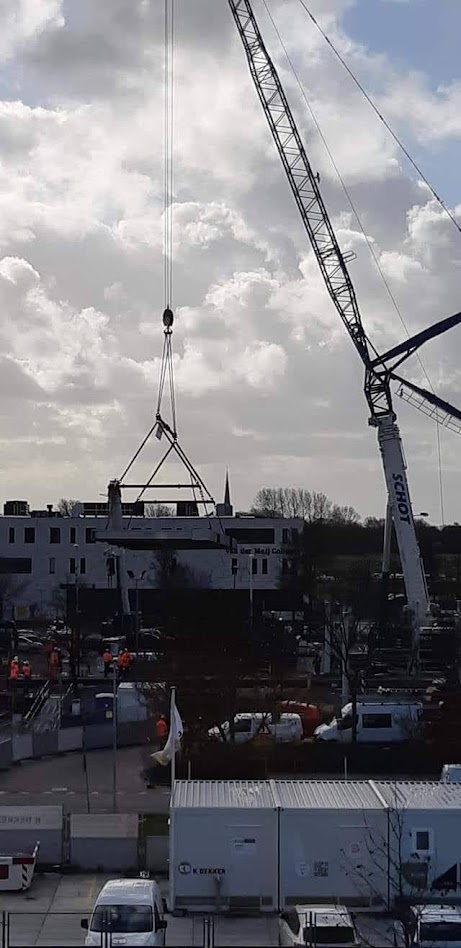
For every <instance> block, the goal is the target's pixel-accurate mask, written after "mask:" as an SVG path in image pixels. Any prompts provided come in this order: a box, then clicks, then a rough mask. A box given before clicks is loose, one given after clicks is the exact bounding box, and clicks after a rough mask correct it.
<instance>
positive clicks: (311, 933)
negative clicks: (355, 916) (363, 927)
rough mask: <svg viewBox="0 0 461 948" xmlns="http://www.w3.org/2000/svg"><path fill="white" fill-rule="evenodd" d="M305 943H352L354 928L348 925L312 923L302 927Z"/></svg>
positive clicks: (353, 942)
mask: <svg viewBox="0 0 461 948" xmlns="http://www.w3.org/2000/svg"><path fill="white" fill-rule="evenodd" d="M304 942H305V944H306V945H311V944H314V945H353V944H355V941H354V929H353V928H350V927H349V926H348V925H313V926H312V929H311V928H310V926H309V925H308V926H306V928H304Z"/></svg>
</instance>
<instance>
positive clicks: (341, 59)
mask: <svg viewBox="0 0 461 948" xmlns="http://www.w3.org/2000/svg"><path fill="white" fill-rule="evenodd" d="M299 3H300V4H301V6H302V7H303V9H304V10H305V12H306V13H307V16H308V17H310V19H311V20H312V22H313V24H314V26H315V27H316V28H317V30H318V31H319V33H320V34H321V35H322V36H323V38H324V40H325V42H326V43H328V45H329V47H330V49H332V50H333V53H334V54H335V56H336V57H337V59H338V60H339V62H340V63H341V65H342V66H343V67H344V69H345V70H346V72H347V73H348V75H349V76H350V78H351V79H352V81H353V82H354V83H355V85H356V86H357V88H358V89H359V90H360V92H361V93H362V95H363V96H364V97H365V99H366V100H367V102H368V104H369V105H371V108H372V109H373V112H374V113H375V115H377V117H378V118H379V119H380V121H381V122H382V123H383V125H384V127H385V128H386V129H387V131H388V132H389V134H390V135H391V136H392V138H393V139H394V141H395V143H396V144H397V145H398V146H399V148H400V149H401V151H402V152H403V154H404V155H405V157H406V158H407V160H408V161H409V162H410V164H411V165H412V167H413V168H414V169H415V171H416V173H417V174H418V175H419V177H420V178H421V180H422V181H424V184H425V185H426V187H428V188H429V191H430V192H431V194H432V196H433V197H434V198H435V200H436V201H437V202H438V204H439V205H440V207H441V208H442V209H443V210H444V211H445V214H446V215H447V217H449V218H450V220H451V222H452V223H453V224H454V225H455V227H456V230H457V231H458V232H459V233H460V234H461V224H459V223H458V221H457V220H456V218H455V216H454V215H453V214H452V212H451V211H450V208H448V207H447V205H446V204H445V202H444V201H443V200H442V198H441V197H440V196H439V195H438V194H437V192H436V191H435V189H434V188H433V187H432V185H431V183H430V181H429V180H428V179H427V177H426V175H425V174H424V172H423V171H421V168H420V167H419V165H417V163H416V161H415V160H414V158H412V156H411V155H410V152H409V151H408V149H407V148H406V147H405V145H404V144H403V142H402V140H401V139H400V138H399V137H398V135H397V134H396V132H394V129H393V128H392V126H391V125H390V124H389V122H388V121H387V119H385V118H384V116H383V115H382V114H381V112H380V111H379V109H378V107H377V106H376V105H375V103H374V102H373V99H372V98H371V96H370V95H369V93H368V92H367V91H366V89H365V87H364V86H363V85H362V83H361V82H360V80H359V79H357V76H356V75H355V74H354V73H353V71H352V69H351V68H350V66H348V64H347V62H346V60H345V59H344V57H343V56H341V53H340V52H339V50H338V49H337V48H336V46H335V45H334V43H332V41H331V39H330V37H329V36H328V35H327V34H326V33H325V30H323V29H322V27H321V26H320V23H319V22H318V20H316V18H315V16H314V14H313V13H311V11H310V10H309V8H308V7H307V4H306V3H305V0H299Z"/></svg>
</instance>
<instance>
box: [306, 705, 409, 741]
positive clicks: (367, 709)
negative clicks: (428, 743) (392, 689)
mask: <svg viewBox="0 0 461 948" xmlns="http://www.w3.org/2000/svg"><path fill="white" fill-rule="evenodd" d="M422 714H423V705H422V703H421V702H420V701H414V702H403V701H401V702H395V701H394V702H392V701H366V700H362V701H358V702H357V742H358V743H373V744H377V743H383V744H388V743H397V742H399V741H408V740H411V739H417V738H420V737H421V736H422V728H423V724H422ZM314 735H315V737H316V739H317V740H318V741H337V742H338V743H343V744H348V743H350V742H351V741H352V704H351V703H349V704H345V705H344V707H343V708H342V709H341V714H340V716H339V717H338V718H337V717H334V718H333V720H332V721H330V723H329V724H320V726H319V727H317V728H316V729H315V731H314Z"/></svg>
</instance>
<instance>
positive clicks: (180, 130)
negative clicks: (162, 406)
mask: <svg viewBox="0 0 461 948" xmlns="http://www.w3.org/2000/svg"><path fill="white" fill-rule="evenodd" d="M352 5H353V4H352V0H328V2H324V0H312V8H313V12H314V13H315V15H316V16H318V17H319V18H320V19H321V22H322V24H324V25H325V27H326V28H327V29H328V32H329V33H330V35H331V36H332V39H333V40H334V41H335V42H337V43H338V46H339V47H340V49H341V50H342V51H343V52H344V53H345V54H346V55H347V58H348V61H350V62H351V65H352V66H353V68H354V69H356V70H357V71H358V73H359V75H360V77H362V78H363V79H364V81H365V84H366V85H369V86H370V88H371V89H372V91H373V93H374V95H375V97H376V99H377V102H378V105H379V107H380V108H382V109H383V112H385V114H389V117H390V118H391V119H392V121H395V122H396V123H397V125H398V127H399V128H401V127H402V128H403V129H404V131H405V135H406V134H407V133H408V135H409V136H410V137H411V138H412V139H413V138H414V139H418V141H419V142H420V143H421V147H422V148H424V147H425V144H426V143H429V144H431V143H433V142H435V141H437V147H438V148H443V147H444V144H445V143H447V142H450V141H453V140H455V139H458V138H459V137H461V128H460V126H459V114H458V113H459V88H460V87H459V82H458V80H457V78H456V77H454V79H453V82H452V83H451V84H448V83H447V85H446V87H445V88H443V89H436V90H435V91H434V90H433V89H432V87H431V84H430V82H429V80H428V79H427V77H425V76H422V75H419V74H415V73H412V72H411V71H409V70H407V71H405V69H404V67H403V66H402V64H401V62H400V63H399V64H398V65H397V64H395V63H393V61H392V58H391V57H390V56H383V55H379V56H378V55H376V54H374V53H373V52H370V51H369V50H367V49H366V48H365V47H364V46H363V45H361V44H358V43H356V42H355V41H354V39H353V37H350V36H348V35H347V34H346V33H345V32H344V21H343V14H344V12H345V11H346V10H347V9H348V8H350V7H351V6H352ZM69 7H70V13H69V18H68V20H67V22H64V20H63V17H62V9H61V5H60V4H59V3H58V2H52V0H48V2H45V0H34V2H33V3H32V2H30V3H26V2H25V0H23V2H22V3H20V2H19V0H18V2H17V4H16V13H17V15H16V17H15V18H13V17H12V15H11V14H10V13H9V11H8V7H6V8H5V9H6V10H7V11H8V15H7V14H4V20H3V27H4V30H3V40H2V41H1V42H0V55H3V56H4V57H5V58H7V57H10V56H12V55H13V54H14V55H15V57H16V58H15V59H14V60H13V62H12V68H13V66H14V67H15V74H16V75H17V76H18V80H17V85H16V87H15V90H14V93H15V94H14V97H12V98H11V100H10V99H8V100H5V101H3V102H0V248H1V253H0V313H1V317H0V343H1V357H2V373H0V388H1V389H2V399H3V404H4V406H7V407H4V408H3V409H0V440H1V439H5V438H6V439H9V441H10V444H11V450H10V453H9V466H8V469H6V468H5V467H4V468H3V470H2V472H1V477H2V494H3V496H5V497H6V495H7V494H8V493H10V492H11V491H12V492H13V493H14V494H17V493H18V492H20V493H21V494H23V496H29V497H30V499H31V501H32V502H34V503H37V504H38V503H43V502H45V500H46V498H44V497H43V487H42V485H43V484H48V485H49V490H50V491H53V492H54V496H55V497H56V498H58V497H59V496H61V495H63V494H69V495H74V496H75V495H77V496H78V495H83V494H84V495H85V496H86V495H88V496H90V495H92V496H93V497H94V496H95V495H96V494H97V492H99V491H100V490H103V489H104V485H105V483H106V482H107V481H108V480H109V479H110V477H113V476H116V475H117V474H118V473H120V471H121V470H123V468H124V466H125V464H126V462H127V460H128V459H129V457H130V456H131V455H132V454H133V453H134V450H135V449H136V447H137V446H138V443H139V441H140V440H141V437H142V436H143V434H144V432H145V430H146V429H147V427H148V425H149V423H150V421H151V419H152V414H153V411H154V408H155V401H156V392H157V385H158V374H159V366H160V354H161V347H162V342H163V335H162V328H163V327H162V324H161V314H162V310H163V306H164V302H165V301H164V294H163V261H162V240H163V236H162V235H163V164H162V162H163V158H162V135H163V125H162V110H163V102H162V72H161V69H162V49H161V36H162V33H161V22H160V20H161V10H160V8H159V5H157V4H145V3H144V4H143V3H141V2H138V0H133V2H129V0H98V2H97V4H94V2H91V0H80V2H79V4H78V6H72V5H69ZM192 7H193V9H192ZM274 10H275V12H276V15H277V22H278V23H279V24H280V26H281V29H282V32H283V35H284V37H286V39H287V42H288V45H289V48H290V52H291V53H292V54H293V55H294V57H295V60H296V64H297V66H298V68H299V70H300V74H301V77H302V80H303V82H304V84H305V87H306V90H307V92H308V95H309V99H310V101H311V102H312V103H313V105H314V107H315V111H316V114H317V115H318V118H319V120H320V122H321V126H322V129H323V130H324V131H325V133H326V135H327V138H328V141H329V143H330V144H331V147H332V149H333V152H334V155H335V158H336V159H337V161H338V164H339V166H340V169H341V172H342V173H343V175H344V178H345V180H346V182H347V184H348V186H349V188H350V193H351V195H352V197H353V199H354V201H355V203H356V205H357V207H358V210H359V211H360V214H361V217H362V220H363V223H364V228H365V231H366V234H367V237H368V239H369V241H370V242H372V246H373V249H374V252H375V255H376V257H377V258H378V260H379V262H380V265H381V268H382V270H383V273H384V275H385V278H386V279H387V281H388V282H389V285H390V286H391V289H392V291H393V293H394V294H395V296H396V298H397V301H398V303H399V305H400V307H401V309H402V313H403V314H404V317H405V319H406V321H407V323H408V327H409V331H411V332H416V331H417V330H418V329H420V328H422V327H423V326H424V325H427V324H428V323H430V322H433V321H435V320H436V319H440V318H442V317H443V316H445V315H448V314H450V313H452V312H455V311H456V310H457V309H459V289H458V288H459V270H460V254H459V235H457V234H456V231H455V229H454V228H453V225H452V224H451V223H450V221H449V220H448V219H447V217H446V215H444V214H443V212H442V211H441V210H440V208H439V207H438V205H437V204H436V203H435V202H434V200H433V198H432V196H431V195H430V194H429V193H428V191H427V189H425V188H424V187H422V186H420V184H419V183H418V182H414V181H410V180H409V179H408V178H407V176H406V171H405V170H404V168H405V165H404V164H403V163H402V159H401V155H399V153H398V150H397V148H396V145H395V143H394V142H392V140H390V139H389V138H388V136H387V135H386V133H385V132H384V130H383V127H382V124H381V123H379V121H378V120H376V119H375V118H374V117H373V114H372V113H371V112H370V110H369V108H368V106H366V105H365V104H364V103H363V101H362V100H361V98H360V96H359V95H358V93H357V90H356V89H355V88H354V87H353V86H352V84H350V83H349V82H348V81H347V80H346V79H345V76H344V73H343V71H342V70H341V69H339V67H338V65H337V63H336V61H334V60H333V58H332V55H331V52H330V51H329V50H328V47H326V46H325V44H324V42H323V40H321V39H320V38H319V35H318V33H317V32H316V31H315V30H314V29H311V28H310V27H309V24H308V21H307V19H306V17H305V15H304V14H302V12H301V8H300V5H299V4H297V3H296V4H294V3H289V4H288V3H285V2H281V0H280V2H279V3H278V4H274ZM0 14H1V11H0ZM261 22H262V23H263V24H264V28H265V27H266V26H267V22H266V21H265V20H264V17H262V20H261ZM0 24H1V16H0ZM177 29H178V34H177V58H176V90H175V91H176V128H175V186H174V209H173V221H174V231H173V237H174V308H175V335H174V339H175V372H176V379H177V389H178V408H179V421H180V428H179V430H180V436H181V437H183V436H184V438H185V440H186V443H187V449H188V452H189V453H190V454H191V456H192V457H193V460H194V462H195V463H197V465H198V466H199V467H200V470H201V471H202V473H203V474H204V476H205V477H206V479H208V480H209V481H210V486H211V488H212V489H213V490H217V489H218V488H219V491H220V490H221V483H222V471H223V468H224V466H225V465H226V464H229V465H230V467H231V471H232V476H233V478H235V486H234V491H233V492H234V495H236V503H237V505H238V506H240V507H244V506H246V505H249V504H250V503H251V500H252V496H253V494H254V492H255V491H256V490H257V488H258V487H259V486H261V484H262V483H263V482H266V483H269V482H270V481H272V482H273V483H275V482H276V481H279V482H280V483H282V482H285V483H287V482H292V483H299V484H305V486H307V487H313V488H316V489H325V490H327V492H328V493H330V494H331V495H332V496H333V497H334V498H335V499H336V500H338V501H339V502H343V503H353V504H354V505H355V506H356V507H358V508H359V509H360V510H361V511H362V512H363V513H364V514H366V513H369V512H370V513H381V511H382V509H383V484H382V474H381V471H380V462H379V456H378V451H377V446H376V442H375V438H374V434H373V432H371V431H370V430H369V429H368V427H367V423H366V422H367V419H366V407H365V404H364V399H363V394H362V388H363V369H362V366H361V364H360V362H359V360H358V357H357V356H356V353H355V352H354V351H353V347H352V344H351V343H350V340H349V339H348V338H347V336H346V333H345V330H344V327H343V326H342V324H341V321H340V319H339V316H338V314H337V312H336V311H335V309H334V307H333V305H332V303H331V301H330V300H329V298H328V296H327V294H326V292H325V288H324V286H323V283H322V279H321V276H320V274H319V271H318V267H317V264H316V262H315V260H314V258H313V256H312V254H311V253H310V251H309V246H308V242H307V237H306V235H305V234H304V232H303V229H302V225H301V223H300V220H299V215H298V212H297V209H296V207H295V204H294V202H293V199H292V196H291V194H290V191H289V188H288V186H287V183H286V181H285V180H284V176H283V172H282V169H281V167H280V162H279V158H278V156H277V154H276V151H275V149H274V147H273V143H272V142H271V139H270V135H269V133H268V130H267V128H266V125H265V120H264V116H263V114H262V111H261V108H260V105H259V102H258V100H257V97H256V94H255V92H254V89H253V87H252V84H251V79H250V77H249V74H248V70H247V66H246V62H245V58H244V55H243V51H242V49H241V47H240V45H239V39H238V36H237V34H236V32H235V27H234V25H233V23H232V18H231V17H230V14H229V11H228V10H227V8H226V5H225V4H222V5H217V4H216V0H194V4H193V5H192V4H184V5H181V10H179V9H178V20H177ZM267 36H268V42H269V44H270V46H271V49H272V45H273V41H272V38H271V34H270V32H269V31H267ZM2 43H3V45H2ZM274 54H275V55H276V57H277V59H279V58H280V52H279V50H278V49H277V48H276V47H274ZM281 68H282V71H283V77H284V82H285V83H286V86H287V89H288V90H289V93H290V98H291V97H292V99H293V104H294V108H295V111H296V115H297V116H298V118H299V121H300V125H301V127H302V130H303V134H304V137H305V139H306V142H307V146H308V150H309V154H310V155H311V157H312V162H313V165H314V167H315V168H319V169H320V172H321V186H322V191H323V193H324V196H325V200H326V202H327V205H328V208H329V210H330V212H331V215H332V218H333V221H334V223H335V226H336V228H337V233H338V238H339V240H340V243H341V246H342V247H343V249H344V250H353V251H354V252H355V254H356V260H355V261H354V262H353V263H352V264H351V275H352V277H353V280H354V285H355V286H356V290H357V296H358V300H359V303H360V307H361V312H362V314H363V320H364V323H365V325H366V328H367V331H368V332H369V333H370V335H372V337H373V340H374V341H375V343H376V345H377V346H383V347H384V348H387V347H388V346H389V345H392V344H393V343H394V342H398V341H399V340H400V339H401V338H402V336H403V335H404V330H403V327H402V325H401V323H400V321H399V319H398V316H397V315H396V313H395V312H394V311H393V309H392V306H391V304H390V302H389V300H388V298H387V296H386V294H385V290H384V287H383V283H382V281H381V278H380V276H379V274H378V273H377V272H376V269H375V267H374V264H373V262H372V261H371V260H370V256H369V252H368V248H367V245H366V242H365V239H364V237H363V234H362V233H361V232H360V230H359V228H358V225H357V222H356V220H355V218H354V216H353V215H352V214H351V213H350V208H349V206H348V204H347V201H346V199H345V197H344V195H343V193H342V191H341V189H340V188H339V187H338V184H337V181H336V179H335V176H334V175H333V173H332V170H331V166H330V164H329V161H328V159H327V158H326V157H325V154H324V151H323V148H322V146H321V145H320V143H319V141H318V138H317V136H316V135H315V133H314V132H313V129H312V123H311V120H310V118H309V116H308V115H307V114H306V110H305V107H304V105H303V103H302V101H301V100H300V98H299V93H298V92H297V91H296V89H295V88H294V86H293V81H292V78H291V77H290V76H289V75H287V74H286V72H285V64H284V63H283V62H282V63H281ZM420 160H421V163H422V164H423V165H424V154H423V155H422V157H421V158H420ZM458 214H460V216H461V200H460V207H459V208H458ZM456 333H458V335H456ZM459 342H460V339H459V331H455V332H454V333H453V334H452V338H451V340H450V342H448V341H447V340H444V339H441V340H438V341H435V342H434V343H431V344H430V346H428V348H427V353H426V352H425V353H424V358H425V359H426V360H427V365H428V368H429V370H430V373H431V376H433V378H434V382H435V383H437V384H439V385H440V386H441V391H443V395H444V397H446V398H449V399H452V400H454V401H456V400H457V398H458V397H459V395H458V393H459V388H460V382H461V378H460V370H459V369H458V361H459V360H458V358H457V355H456V353H457V348H458V349H459ZM408 372H409V374H412V373H413V376H412V377H414V378H415V379H416V380H417V381H423V379H422V378H421V375H420V371H419V368H418V364H417V362H415V361H414V362H412V363H409V365H408ZM397 408H398V412H399V417H400V419H401V422H402V430H403V434H404V441H405V449H406V454H407V457H408V461H409V475H410V479H411V483H412V486H413V485H414V488H413V490H414V494H415V496H416V498H417V501H416V502H417V504H418V506H419V507H420V509H427V508H428V507H431V513H433V515H434V516H435V517H436V516H437V510H436V509H434V508H436V504H435V502H434V501H433V500H432V506H431V498H433V497H434V494H435V492H436V490H437V465H436V446H435V441H434V438H433V432H432V428H431V427H430V422H428V421H427V419H425V418H423V417H422V416H419V415H416V414H415V412H414V411H413V412H412V409H411V408H410V407H409V406H407V405H405V404H404V403H402V404H401V403H400V402H398V403H397ZM31 439H33V441H34V442H35V444H36V451H35V452H34V451H33V449H31ZM450 439H451V440H450ZM454 441H456V436H454V435H449V434H447V435H446V436H445V440H444V457H445V459H446V466H447V475H446V483H447V498H446V510H447V514H448V515H449V516H451V517H452V518H453V519H459V513H458V495H459V489H458V485H457V476H456V463H457V461H456V459H457V451H459V444H455V443H454ZM421 445H424V450H422V449H421ZM152 450H154V449H152ZM31 455H33V460H31ZM413 460H414V461H415V463H414V464H413V463H412V462H413ZM146 464H147V462H146ZM239 493H240V496H239ZM52 499H53V498H52Z"/></svg>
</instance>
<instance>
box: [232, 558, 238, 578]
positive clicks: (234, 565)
mask: <svg viewBox="0 0 461 948" xmlns="http://www.w3.org/2000/svg"><path fill="white" fill-rule="evenodd" d="M238 568H239V561H238V559H237V557H236V556H234V557H232V566H231V571H232V575H233V576H236V575H237V573H238Z"/></svg>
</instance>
